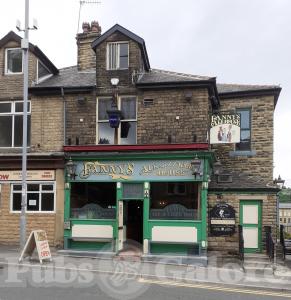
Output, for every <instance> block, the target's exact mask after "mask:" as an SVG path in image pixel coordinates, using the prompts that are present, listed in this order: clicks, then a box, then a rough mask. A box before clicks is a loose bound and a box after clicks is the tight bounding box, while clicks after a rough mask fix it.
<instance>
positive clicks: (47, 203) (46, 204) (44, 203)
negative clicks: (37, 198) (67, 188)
mask: <svg viewBox="0 0 291 300" xmlns="http://www.w3.org/2000/svg"><path fill="white" fill-rule="evenodd" d="M41 210H42V211H54V194H53V193H43V194H41Z"/></svg>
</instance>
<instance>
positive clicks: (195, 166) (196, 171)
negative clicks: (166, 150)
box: [191, 155, 201, 178]
mask: <svg viewBox="0 0 291 300" xmlns="http://www.w3.org/2000/svg"><path fill="white" fill-rule="evenodd" d="M191 166H192V171H193V172H192V174H193V175H194V176H195V178H196V176H197V175H201V174H200V166H201V159H199V158H198V156H197V155H195V157H194V159H193V160H192V161H191Z"/></svg>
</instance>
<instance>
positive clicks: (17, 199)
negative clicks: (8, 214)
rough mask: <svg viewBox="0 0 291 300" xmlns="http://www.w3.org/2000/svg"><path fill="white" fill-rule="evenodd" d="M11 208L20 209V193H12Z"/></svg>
mask: <svg viewBox="0 0 291 300" xmlns="http://www.w3.org/2000/svg"><path fill="white" fill-rule="evenodd" d="M12 210H21V193H15V194H13V199H12Z"/></svg>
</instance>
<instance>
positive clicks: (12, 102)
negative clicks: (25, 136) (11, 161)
mask: <svg viewBox="0 0 291 300" xmlns="http://www.w3.org/2000/svg"><path fill="white" fill-rule="evenodd" d="M5 103H9V104H11V110H10V112H5V113H1V112H0V117H1V116H11V117H12V134H11V139H12V143H11V147H10V146H5V147H3V146H0V149H21V148H22V146H19V147H18V146H17V147H15V146H14V144H15V139H14V137H15V136H14V128H15V116H23V110H22V112H16V109H15V108H16V104H17V103H22V104H23V103H24V101H22V100H17V101H1V102H0V105H1V104H5ZM27 107H28V108H29V109H28V110H27V116H31V101H30V100H29V101H27ZM22 129H23V128H22ZM29 147H30V146H27V148H29Z"/></svg>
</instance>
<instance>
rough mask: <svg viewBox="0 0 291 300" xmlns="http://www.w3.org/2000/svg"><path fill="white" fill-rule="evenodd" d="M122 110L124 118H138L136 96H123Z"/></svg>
mask: <svg viewBox="0 0 291 300" xmlns="http://www.w3.org/2000/svg"><path fill="white" fill-rule="evenodd" d="M121 111H122V115H123V119H124V120H127V119H134V120H135V119H136V98H135V97H130V98H121Z"/></svg>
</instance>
